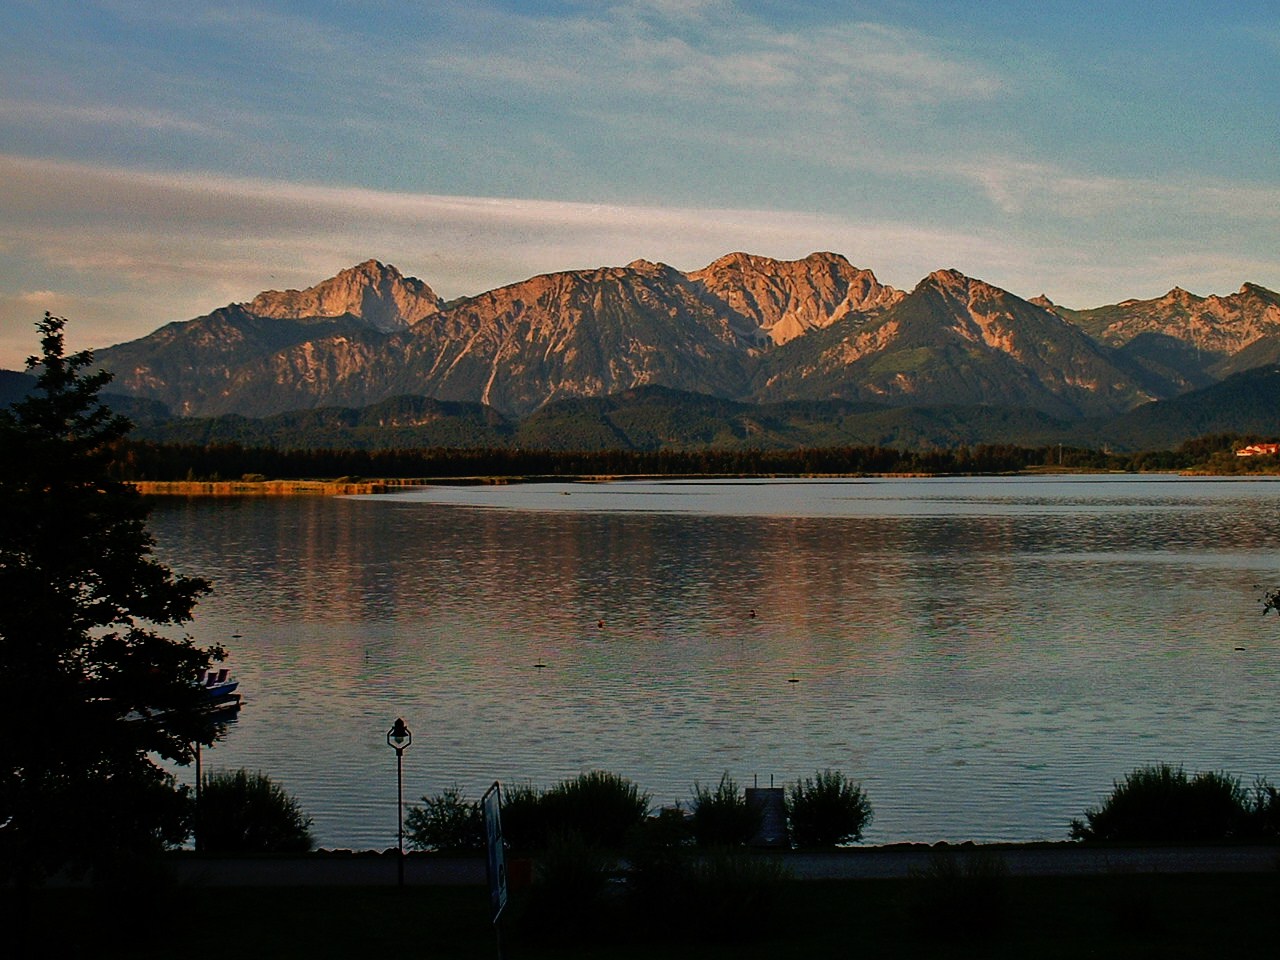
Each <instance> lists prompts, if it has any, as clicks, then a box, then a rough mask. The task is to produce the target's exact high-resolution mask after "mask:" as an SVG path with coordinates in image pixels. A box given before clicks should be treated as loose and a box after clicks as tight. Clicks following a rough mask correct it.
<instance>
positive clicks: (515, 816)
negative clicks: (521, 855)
mask: <svg viewBox="0 0 1280 960" xmlns="http://www.w3.org/2000/svg"><path fill="white" fill-rule="evenodd" d="M545 821H546V817H545V816H544V815H543V809H542V793H541V791H539V790H538V789H537V788H536V787H535V786H534V785H533V784H531V783H518V784H516V785H515V786H512V787H506V786H504V787H503V788H502V838H503V840H504V841H506V843H507V846H509V847H510V848H511V849H512V850H515V851H520V852H528V851H530V850H539V849H541V848H542V847H544V846H546V841H547V826H546V822H545Z"/></svg>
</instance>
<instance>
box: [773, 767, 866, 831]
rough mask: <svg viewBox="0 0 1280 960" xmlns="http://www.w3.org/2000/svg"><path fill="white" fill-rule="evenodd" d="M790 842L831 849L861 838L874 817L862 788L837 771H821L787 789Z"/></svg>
mask: <svg viewBox="0 0 1280 960" xmlns="http://www.w3.org/2000/svg"><path fill="white" fill-rule="evenodd" d="M786 803H787V819H788V820H789V821H790V824H791V839H792V840H793V841H794V842H795V843H796V845H797V846H800V847H834V846H836V845H838V844H842V843H851V842H853V841H855V840H861V839H862V831H863V830H864V829H865V828H866V826H867V824H869V823H870V822H871V818H872V816H873V814H872V811H871V802H870V801H869V800H868V799H867V797H866V794H864V793H863V792H862V787H861V786H860V785H858V784H856V783H854V782H853V781H851V780H849V779H848V778H847V777H846V776H845V775H844V774H843V773H841V772H840V771H838V770H831V769H827V770H820V771H818V773H817V774H816V775H815V776H814V777H813V778H812V779H809V778H805V779H803V780H797V781H796V782H795V783H794V784H792V785H791V786H789V787H788V788H787V795H786Z"/></svg>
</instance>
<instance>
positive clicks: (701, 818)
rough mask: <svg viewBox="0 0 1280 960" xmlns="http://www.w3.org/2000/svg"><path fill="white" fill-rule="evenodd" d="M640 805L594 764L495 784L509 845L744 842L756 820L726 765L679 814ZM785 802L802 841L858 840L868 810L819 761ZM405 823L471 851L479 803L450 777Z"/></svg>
mask: <svg viewBox="0 0 1280 960" xmlns="http://www.w3.org/2000/svg"><path fill="white" fill-rule="evenodd" d="M649 805H650V798H649V795H648V794H645V793H642V792H640V790H639V789H638V788H637V787H636V786H635V784H633V783H632V782H631V781H630V780H628V779H626V778H625V777H620V776H617V775H616V774H612V773H606V772H602V771H592V772H590V773H584V774H581V775H579V776H577V777H574V778H572V779H569V780H564V781H562V782H560V783H558V784H556V785H555V786H554V787H552V788H550V789H549V790H546V791H545V792H542V791H539V790H537V789H536V788H535V787H534V786H533V785H532V784H519V785H516V786H513V787H508V788H506V789H505V790H504V792H503V796H502V832H503V836H504V838H505V839H506V841H507V843H508V845H509V846H510V847H511V848H512V849H513V850H516V851H531V850H545V849H547V848H548V847H549V846H551V845H553V844H554V843H557V842H559V841H562V840H564V839H565V838H566V837H569V836H572V837H573V838H575V839H576V840H580V841H582V842H584V843H585V844H587V845H588V846H590V847H594V848H601V849H605V850H611V851H618V850H622V849H624V848H629V847H630V846H633V845H634V844H635V843H636V842H637V832H638V831H640V830H641V829H642V826H643V827H644V829H646V830H648V831H650V833H654V832H656V833H659V834H661V835H662V836H663V837H665V838H666V839H665V841H664V843H665V845H667V846H671V847H680V846H686V845H689V844H694V845H696V846H698V847H702V848H713V847H735V846H744V845H746V844H748V843H749V842H751V840H752V838H753V837H754V836H755V835H756V833H757V832H758V831H759V828H760V812H759V811H758V810H756V809H753V808H752V807H751V806H750V805H748V803H747V799H746V794H745V792H744V791H743V790H742V789H741V788H740V787H739V786H738V784H737V783H736V782H735V781H734V780H733V778H731V777H730V776H729V775H728V774H727V773H726V774H725V775H723V776H722V777H721V778H720V782H719V783H718V784H717V785H716V786H715V787H714V788H712V787H704V786H702V785H701V784H700V783H695V784H694V788H693V796H692V800H691V802H690V804H689V810H688V816H687V817H686V816H685V813H684V811H683V810H664V811H660V812H659V816H658V817H657V818H656V819H657V821H658V824H657V825H656V826H655V825H653V824H652V823H650V824H646V818H648V816H649V812H650V811H649ZM785 808H786V814H787V821H788V825H789V827H790V833H791V838H792V840H793V842H794V843H796V844H797V845H799V846H804V847H833V846H837V845H839V844H844V843H850V842H853V841H856V840H860V839H861V838H862V832H863V830H864V829H865V828H866V825H867V824H868V823H870V822H871V817H872V810H871V803H870V801H868V799H867V797H866V795H865V794H864V793H863V791H862V788H861V786H859V785H857V784H855V783H853V782H852V781H850V780H849V779H848V778H847V777H846V776H845V775H844V774H843V773H840V772H839V771H837V770H820V771H818V773H817V774H816V775H815V776H814V777H812V778H804V779H801V780H797V781H796V782H795V783H793V784H791V785H789V786H788V787H787V788H786V790H785ZM405 823H406V836H407V838H408V840H409V843H410V845H411V846H413V847H415V848H417V849H420V850H433V851H437V852H441V853H474V852H476V851H479V850H481V849H483V847H484V827H483V823H482V821H481V816H480V810H479V805H478V803H477V802H475V801H470V800H467V799H466V798H464V797H463V795H462V793H461V791H460V790H459V789H458V787H457V786H454V787H451V788H450V789H448V790H445V791H444V792H442V793H440V794H438V795H436V796H434V797H423V798H422V804H421V805H415V806H414V807H411V808H410V809H409V811H408V813H407V814H406V817H405ZM651 840H652V837H649V838H648V841H651Z"/></svg>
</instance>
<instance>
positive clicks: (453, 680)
mask: <svg viewBox="0 0 1280 960" xmlns="http://www.w3.org/2000/svg"><path fill="white" fill-rule="evenodd" d="M566 494H568V495H567V496H566ZM1278 506H1280V483H1271V482H1267V481H1249V482H1240V481H1200V480H1189V479H1172V478H1156V479H1148V478H1134V477H1123V478H1107V479H1100V478H1080V479H1076V480H1062V479H1022V478H1019V479H1000V480H991V479H965V480H925V479H914V480H883V481H751V482H744V481H733V482H719V483H715V482H711V483H708V482H700V483H694V482H670V483H641V484H610V485H600V484H593V485H588V484H567V483H565V484H538V485H525V486H494V487H442V488H430V489H426V490H421V491H409V492H406V493H402V494H395V495H389V496H384V497H369V498H353V499H320V498H305V497H299V498H292V499H262V500H220V501H208V500H190V501H165V502H161V503H159V504H158V506H157V509H156V511H155V513H154V514H153V519H152V531H153V533H154V534H155V536H156V538H157V542H158V547H157V552H158V554H159V555H160V556H161V558H162V559H163V560H164V561H165V562H167V563H169V564H171V565H172V566H173V567H174V568H175V569H177V570H179V571H181V572H184V573H188V574H198V575H202V576H206V577H209V578H210V579H212V580H213V581H214V586H215V593H214V594H213V595H212V596H211V597H209V598H207V599H206V600H205V601H204V602H202V604H201V605H200V608H199V609H198V612H197V619H196V622H195V623H194V624H193V625H192V627H191V631H190V632H191V633H192V634H193V636H195V637H196V639H197V640H198V641H199V642H201V643H214V642H219V643H224V644H225V645H227V646H228V648H229V649H230V651H231V660H230V663H231V664H232V666H233V667H234V669H235V671H236V673H237V675H238V677H239V678H240V680H241V688H240V689H241V691H242V692H243V693H244V694H245V698H246V703H245V708H244V710H243V711H242V714H241V718H240V720H239V722H238V723H237V724H236V725H235V726H234V728H232V729H231V730H230V732H229V734H228V736H227V738H226V739H225V740H224V741H223V742H222V743H219V744H218V745H216V746H215V747H214V748H212V749H211V750H209V751H207V752H206V758H205V762H206V767H207V768H210V769H213V768H218V767H239V766H245V767H249V768H250V769H253V770H262V771H263V772H265V773H268V774H270V775H271V776H273V777H275V778H277V779H278V780H280V781H281V782H282V783H283V784H284V785H285V787H286V788H287V789H289V790H290V791H291V792H293V793H295V794H297V795H298V796H299V797H300V799H301V800H302V803H303V806H304V808H305V809H306V810H307V811H308V812H309V813H310V814H311V815H313V816H314V817H315V829H316V833H317V836H318V838H319V840H320V842H321V844H322V845H325V846H331V847H332V846H351V847H378V848H381V847H386V846H389V845H393V844H394V842H395V830H396V818H395V765H394V753H393V751H391V750H389V749H388V748H387V746H386V743H385V734H386V730H387V728H388V727H389V726H390V724H391V722H392V721H393V720H394V719H395V718H396V717H397V716H403V717H404V718H405V719H406V721H407V722H408V724H409V726H410V728H411V729H412V731H413V738H414V739H413V746H412V747H411V748H410V750H408V751H407V752H406V754H405V794H406V797H412V798H415V799H416V798H417V797H419V796H421V795H423V794H433V793H436V792H439V791H440V790H442V789H444V788H445V787H448V786H451V785H453V784H455V783H456V784H458V785H459V786H460V787H462V789H463V790H464V792H465V793H467V794H468V795H470V796H474V797H477V798H478V797H479V795H480V793H481V792H482V791H483V789H484V788H485V787H486V786H487V785H488V784H489V783H491V782H492V781H493V780H495V779H499V780H502V781H504V782H525V781H532V782H534V783H535V784H539V785H548V784H550V783H552V782H554V781H556V780H559V779H561V778H564V777H567V776H571V775H573V774H575V773H577V772H579V771H581V770H585V769H592V768H603V769H608V770H613V771H615V772H618V773H621V774H623V775H625V776H628V777H631V778H632V779H634V780H636V781H637V782H638V783H639V784H640V785H641V787H642V788H644V789H646V790H648V791H649V792H650V793H652V794H653V798H654V801H655V802H656V803H663V804H669V803H673V802H675V801H678V800H685V801H687V800H688V798H689V796H690V793H691V789H692V786H693V784H694V781H695V780H697V781H700V782H702V783H704V784H705V783H709V782H714V781H715V780H717V779H718V778H719V776H720V775H721V773H723V772H726V771H727V772H728V773H729V774H731V775H732V776H733V777H735V778H736V779H737V780H738V781H739V783H745V784H750V783H751V782H752V780H753V778H755V777H757V776H758V777H759V778H760V782H762V783H767V782H768V781H769V779H770V778H771V777H772V778H773V779H774V780H775V782H778V783H781V782H784V781H791V780H794V779H796V778H797V777H800V776H808V775H812V774H813V772H814V771H815V770H816V769H818V768H821V767H827V766H830V767H836V768H839V769H841V770H843V771H845V772H846V773H848V774H849V775H850V776H852V777H854V778H855V779H858V780H860V781H861V782H862V783H863V785H864V787H865V788H866V790H867V792H868V794H869V796H870V798H871V800H872V803H873V805H874V807H875V820H874V822H873V824H872V826H871V828H870V830H869V831H868V833H867V840H868V841H870V842H892V841H899V840H920V841H934V840H939V839H948V840H963V839H975V840H992V839H1019V840H1023V839H1039V838H1047V839H1060V838H1063V837H1065V834H1066V828H1067V823H1068V821H1069V820H1070V818H1071V817H1073V816H1078V815H1080V813H1081V811H1082V809H1083V807H1084V806H1086V805H1088V804H1091V803H1093V802H1095V801H1096V800H1097V799H1098V798H1099V797H1100V796H1101V795H1102V794H1103V793H1105V792H1106V790H1107V789H1109V787H1110V785H1111V783H1112V781H1113V780H1114V779H1116V778H1118V777H1120V776H1122V775H1123V774H1124V773H1125V772H1127V771H1128V770H1129V769H1130V768H1132V767H1134V766H1136V765H1139V764H1144V763H1151V762H1157V761H1169V762H1173V763H1183V764H1185V765H1186V766H1187V767H1188V768H1189V769H1210V768H1211V769H1225V770H1228V771H1230V772H1232V773H1235V774H1238V775H1240V776H1242V777H1244V778H1245V780H1246V781H1251V780H1252V778H1253V777H1254V776H1256V775H1266V776H1269V777H1270V778H1271V779H1272V780H1273V781H1276V780H1280V756H1278V754H1280V746H1278V745H1277V741H1276V738H1275V736H1274V731H1275V730H1276V728H1277V721H1278V720H1280V704H1278V698H1277V696H1276V694H1277V684H1276V677H1277V673H1276V668H1277V666H1278V665H1280V624H1277V623H1276V622H1274V621H1268V620H1263V619H1261V617H1260V616H1259V614H1260V611H1261V607H1260V605H1259V604H1258V602H1257V598H1258V597H1259V595H1260V592H1261V591H1260V589H1259V587H1260V585H1264V584H1272V583H1276V582H1280V552H1278V551H1277V543H1278V541H1280V510H1277V507H1278ZM753 611H754V614H755V615H754V616H752V612H753ZM237 634H238V635H240V636H239V637H238V638H233V637H234V635H237ZM1237 647H1244V649H1243V650H1237V649H1236V648H1237ZM539 663H541V664H545V667H541V668H540V667H536V666H535V665H536V664H539ZM792 678H794V679H795V680H797V681H798V682H796V683H790V682H788V681H789V680H791V679H792ZM181 776H183V777H186V778H189V776H190V773H189V771H183V772H182V773H181Z"/></svg>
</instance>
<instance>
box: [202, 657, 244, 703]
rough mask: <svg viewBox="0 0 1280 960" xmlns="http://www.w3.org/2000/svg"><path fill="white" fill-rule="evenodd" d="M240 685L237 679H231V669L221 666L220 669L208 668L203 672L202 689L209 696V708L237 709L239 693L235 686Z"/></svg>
mask: <svg viewBox="0 0 1280 960" xmlns="http://www.w3.org/2000/svg"><path fill="white" fill-rule="evenodd" d="M238 686H240V681H239V680H232V679H231V671H230V670H229V669H228V668H226V667H223V668H222V669H221V670H210V671H209V672H208V673H207V674H205V678H204V691H205V693H206V694H208V696H209V710H210V712H213V711H222V710H239V709H240V694H238V693H236V688H237V687H238Z"/></svg>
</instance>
